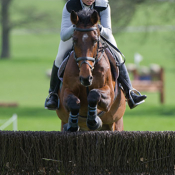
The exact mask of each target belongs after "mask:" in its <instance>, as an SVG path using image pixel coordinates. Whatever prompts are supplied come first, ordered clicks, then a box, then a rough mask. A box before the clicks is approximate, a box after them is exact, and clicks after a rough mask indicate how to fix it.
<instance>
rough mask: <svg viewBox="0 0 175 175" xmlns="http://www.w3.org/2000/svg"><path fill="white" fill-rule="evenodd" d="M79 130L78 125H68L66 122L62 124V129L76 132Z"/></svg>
mask: <svg viewBox="0 0 175 175" xmlns="http://www.w3.org/2000/svg"><path fill="white" fill-rule="evenodd" d="M79 130H80V127H79V126H78V127H69V126H68V123H66V124H64V125H63V131H69V132H77V131H79Z"/></svg>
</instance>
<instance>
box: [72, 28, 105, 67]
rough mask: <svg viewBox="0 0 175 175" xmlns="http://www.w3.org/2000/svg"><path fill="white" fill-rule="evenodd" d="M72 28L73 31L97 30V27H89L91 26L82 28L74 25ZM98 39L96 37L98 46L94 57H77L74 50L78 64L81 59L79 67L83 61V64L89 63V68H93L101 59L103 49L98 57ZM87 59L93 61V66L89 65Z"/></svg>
mask: <svg viewBox="0 0 175 175" xmlns="http://www.w3.org/2000/svg"><path fill="white" fill-rule="evenodd" d="M74 30H75V31H79V32H91V31H94V30H97V27H91V28H87V29H82V28H77V27H76V28H75V29H74ZM99 38H100V36H99ZM99 40H100V39H98V41H97V45H98V47H97V54H96V57H95V58H94V57H78V58H77V57H76V55H75V51H74V59H75V60H76V62H77V64H78V62H79V61H82V63H81V65H80V67H81V66H82V64H84V63H85V64H88V65H89V67H90V69H91V70H93V69H94V66H95V64H96V63H98V62H99V61H100V60H101V58H102V56H103V53H104V49H103V50H102V54H101V55H100V57H99V58H98V53H99V51H98V50H99ZM73 48H74V46H73ZM87 61H92V62H93V63H94V64H93V66H91V65H90V64H89V63H88V62H87Z"/></svg>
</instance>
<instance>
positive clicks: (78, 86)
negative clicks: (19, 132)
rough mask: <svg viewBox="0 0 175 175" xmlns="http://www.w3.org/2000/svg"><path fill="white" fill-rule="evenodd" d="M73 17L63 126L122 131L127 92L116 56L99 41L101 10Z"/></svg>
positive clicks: (61, 110) (63, 93)
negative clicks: (120, 81) (125, 91)
mask: <svg viewBox="0 0 175 175" xmlns="http://www.w3.org/2000/svg"><path fill="white" fill-rule="evenodd" d="M70 18H71V22H72V24H73V25H75V30H74V33H73V36H72V40H73V51H72V52H71V54H70V57H69V59H68V62H67V64H66V67H65V70H64V76H63V82H62V87H61V89H60V90H59V91H58V96H59V98H60V106H59V108H58V109H57V110H56V113H57V115H58V117H59V118H60V119H61V121H62V130H64V131H70V132H75V131H79V130H81V131H105V130H108V131H114V130H117V131H122V130H123V129H124V128H123V115H124V112H125V108H126V106H125V105H126V102H125V95H124V92H123V90H122V89H121V88H120V87H119V82H118V80H117V77H118V76H119V73H118V72H119V71H118V67H117V66H116V63H115V60H114V58H113V56H112V54H111V53H110V51H109V49H107V48H106V47H104V45H103V44H102V42H101V41H100V28H99V27H98V22H99V15H98V12H97V11H95V10H89V11H87V10H82V11H80V12H78V13H76V12H75V11H72V12H71V15H70ZM112 65H115V66H113V69H115V71H114V72H115V73H112V71H111V68H112ZM114 74H115V76H114Z"/></svg>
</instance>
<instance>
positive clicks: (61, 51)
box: [55, 35, 123, 68]
mask: <svg viewBox="0 0 175 175" xmlns="http://www.w3.org/2000/svg"><path fill="white" fill-rule="evenodd" d="M108 40H109V42H111V43H112V44H113V45H114V46H116V47H117V44H116V41H115V39H114V37H113V35H110V37H109V38H108ZM71 48H72V38H70V39H69V40H67V41H62V40H61V41H60V44H59V47H58V53H57V56H56V59H55V66H57V67H58V68H59V67H60V65H61V63H62V61H63V58H64V56H65V54H66V52H68V51H69V50H70V49H71ZM115 53H116V55H117V57H118V59H119V61H120V63H122V62H123V59H122V56H121V55H120V54H119V53H118V52H117V51H116V52H115Z"/></svg>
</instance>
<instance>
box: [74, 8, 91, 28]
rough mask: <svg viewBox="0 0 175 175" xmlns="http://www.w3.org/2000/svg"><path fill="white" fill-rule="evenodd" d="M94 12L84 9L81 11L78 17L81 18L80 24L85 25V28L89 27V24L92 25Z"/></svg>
mask: <svg viewBox="0 0 175 175" xmlns="http://www.w3.org/2000/svg"><path fill="white" fill-rule="evenodd" d="M93 12H94V10H93V9H92V10H89V9H83V10H81V11H79V12H78V13H77V14H78V17H79V22H78V24H84V26H87V25H88V24H90V23H91V20H90V17H91V15H92V13H93Z"/></svg>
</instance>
